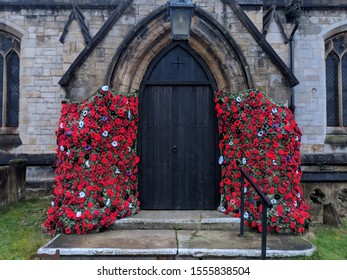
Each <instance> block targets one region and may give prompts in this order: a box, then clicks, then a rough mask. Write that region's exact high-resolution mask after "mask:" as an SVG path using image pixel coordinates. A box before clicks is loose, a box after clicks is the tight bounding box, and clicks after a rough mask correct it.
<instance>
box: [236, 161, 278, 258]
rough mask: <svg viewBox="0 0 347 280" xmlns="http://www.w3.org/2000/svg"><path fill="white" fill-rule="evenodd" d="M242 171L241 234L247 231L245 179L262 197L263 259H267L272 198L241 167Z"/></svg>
mask: <svg viewBox="0 0 347 280" xmlns="http://www.w3.org/2000/svg"><path fill="white" fill-rule="evenodd" d="M240 171H241V206H240V208H241V221H240V236H244V233H245V232H244V231H245V191H244V183H245V179H246V180H247V181H248V182H249V183H250V184H251V186H252V187H253V189H254V190H255V191H256V192H257V194H258V195H259V197H260V198H261V205H262V215H261V224H262V231H261V259H262V260H266V236H267V209H268V208H272V203H271V201H270V199H269V198H268V197H267V196H266V195H265V194H264V193H263V192H262V191H261V190H260V188H259V187H258V186H257V185H256V183H254V181H253V180H252V178H251V177H250V175H249V174H248V173H247V172H246V171H245V170H244V168H243V167H240Z"/></svg>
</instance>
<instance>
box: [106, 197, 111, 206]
mask: <svg viewBox="0 0 347 280" xmlns="http://www.w3.org/2000/svg"><path fill="white" fill-rule="evenodd" d="M110 203H111V199H109V198H108V199H107V200H106V206H109V205H110Z"/></svg>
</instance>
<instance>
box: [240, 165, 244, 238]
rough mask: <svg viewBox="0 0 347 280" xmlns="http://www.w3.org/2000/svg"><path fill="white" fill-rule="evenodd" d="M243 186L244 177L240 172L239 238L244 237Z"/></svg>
mask: <svg viewBox="0 0 347 280" xmlns="http://www.w3.org/2000/svg"><path fill="white" fill-rule="evenodd" d="M244 185H245V175H244V174H243V172H241V205H240V208H241V209H240V210H241V213H240V215H241V216H240V218H241V220H240V236H244V233H245V192H244Z"/></svg>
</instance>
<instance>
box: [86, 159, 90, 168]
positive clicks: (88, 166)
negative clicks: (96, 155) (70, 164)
mask: <svg viewBox="0 0 347 280" xmlns="http://www.w3.org/2000/svg"><path fill="white" fill-rule="evenodd" d="M86 167H87V168H90V164H89V160H87V161H86Z"/></svg>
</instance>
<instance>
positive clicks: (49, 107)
mask: <svg viewBox="0 0 347 280" xmlns="http://www.w3.org/2000/svg"><path fill="white" fill-rule="evenodd" d="M67 2H69V1H66V3H67ZM118 2H119V1H118ZM118 2H117V3H118ZM195 2H196V3H197V6H198V7H199V8H201V9H203V10H204V11H206V12H208V13H209V15H210V16H211V18H213V19H215V20H216V21H217V22H218V24H220V25H221V26H223V28H225V30H227V31H228V32H229V33H230V34H231V36H232V37H233V39H234V40H235V42H236V43H237V45H238V46H239V48H240V50H241V52H242V54H243V55H244V57H245V60H246V62H247V68H248V69H249V72H250V75H251V76H252V79H253V81H252V83H251V86H254V87H257V88H260V89H261V90H262V91H264V92H266V93H268V94H269V95H270V96H271V97H273V98H275V100H278V101H280V102H283V103H288V97H289V95H290V88H289V87H288V84H287V81H286V80H285V79H284V77H283V75H282V74H281V73H280V71H279V70H278V69H277V67H276V66H274V65H273V63H272V62H271V61H270V59H269V57H268V56H267V55H265V54H264V52H263V51H262V49H261V47H260V46H259V45H258V43H257V42H256V41H255V40H254V38H253V37H252V36H251V35H250V34H249V32H248V31H247V29H246V28H245V26H244V25H242V24H241V22H240V21H239V19H238V18H237V17H236V15H235V13H234V12H233V11H232V10H231V9H230V7H229V6H228V5H227V4H226V3H225V2H224V1H207V0H197V1H195ZM241 2H242V1H241ZM249 2H250V1H248V2H247V3H249ZM253 2H254V3H255V2H256V1H253ZM253 2H252V3H253ZM103 3H104V2H103ZM117 3H116V2H115V3H113V6H112V9H105V7H104V6H102V7H101V8H102V9H101V8H100V9H91V8H90V5H89V6H88V7H86V8H84V7H83V5H81V8H80V9H81V12H82V14H83V16H84V18H85V21H86V23H87V26H88V28H89V31H90V34H91V36H92V37H93V36H94V35H95V34H97V33H98V31H99V30H100V28H101V27H102V26H103V24H104V23H105V21H106V20H107V19H108V18H109V16H110V14H111V13H112V10H113V8H114V7H115V5H116V4H117ZM166 3H167V1H166V0H151V1H147V0H146V1H144V0H134V1H133V2H132V4H131V5H130V7H129V8H128V9H127V10H126V11H125V13H124V14H123V15H122V16H121V17H120V19H119V21H118V22H116V24H115V25H114V26H113V27H112V29H111V30H110V31H109V32H108V34H107V36H106V37H105V38H100V40H102V41H101V42H100V44H99V45H98V47H97V48H96V49H95V50H94V51H93V52H92V53H91V55H90V57H88V58H87V59H86V60H85V61H84V63H83V64H82V65H81V67H80V68H79V69H78V71H77V72H76V74H75V78H74V79H73V80H72V81H71V84H70V85H69V86H68V88H67V91H68V93H69V94H70V96H72V97H77V99H81V98H83V97H86V96H88V95H90V94H92V93H93V92H94V91H95V90H96V89H97V88H98V87H100V86H101V85H103V84H104V83H105V77H106V75H107V72H108V71H109V70H110V64H111V61H112V59H113V57H114V55H115V53H116V51H117V48H118V47H119V46H120V45H121V43H122V42H123V40H124V38H125V37H126V36H127V34H128V33H129V31H131V30H133V29H134V27H136V25H138V24H139V23H140V22H141V20H143V19H144V18H146V17H147V16H148V15H149V14H150V13H151V12H153V11H155V10H156V9H158V8H159V7H161V6H163V5H166ZM252 3H251V4H252ZM104 4H105V3H104ZM9 7H10V8H6V9H3V10H1V11H0V26H5V27H6V29H7V30H9V29H10V30H16V32H17V33H18V34H19V35H20V37H21V54H20V59H21V63H20V67H21V69H20V73H21V83H20V92H21V97H20V125H19V128H18V131H17V132H18V133H19V135H20V138H21V141H22V145H20V146H19V147H17V148H12V149H9V150H7V152H8V153H17V154H21V153H31V154H33V153H35V154H44V153H54V152H55V148H56V143H55V141H56V139H55V130H56V128H57V125H58V123H57V122H58V118H59V115H60V108H61V100H62V99H63V98H64V96H65V94H66V92H65V91H64V89H63V88H61V87H60V86H59V85H58V81H59V80H60V79H61V77H62V75H63V74H64V73H65V72H66V71H67V70H68V68H69V67H70V66H71V64H72V63H73V61H74V60H75V58H76V57H77V56H78V55H79V54H80V52H81V51H82V50H83V49H84V48H85V46H86V44H85V42H84V40H83V36H82V33H81V28H80V26H79V25H78V24H77V22H76V21H72V23H71V25H70V26H69V27H68V33H67V35H66V39H65V42H64V44H62V43H61V42H60V41H59V39H60V36H61V35H62V33H63V31H64V27H65V24H66V22H67V20H68V17H69V15H70V13H71V12H72V6H71V7H70V8H69V6H68V5H62V6H61V7H60V6H56V7H55V8H54V5H52V6H48V7H45V6H43V5H42V6H39V5H36V6H35V8H33V9H25V8H24V7H19V8H16V9H14V8H11V5H9ZM39 7H41V8H39ZM243 8H244V9H245V13H246V14H247V15H248V16H249V18H250V19H251V20H252V22H253V23H254V24H255V26H256V27H257V28H258V30H259V31H262V24H263V21H262V16H263V14H264V11H263V8H262V6H261V5H259V3H257V5H254V6H249V5H247V6H243ZM310 13H311V11H308V12H307V14H306V18H307V19H306V21H307V23H306V24H305V23H303V24H302V25H301V29H300V31H299V32H300V38H297V42H296V49H297V51H296V54H297V66H296V68H295V74H296V75H297V77H298V79H299V80H300V85H299V86H298V87H297V88H296V96H297V98H296V106H297V113H296V116H297V119H298V122H299V124H300V126H301V127H302V128H303V132H304V137H303V143H304V147H305V151H313V149H315V147H320V148H319V149H320V151H321V150H322V148H321V146H322V145H323V142H324V136H322V135H318V133H317V131H322V126H321V125H318V124H317V122H319V123H323V122H322V121H321V119H322V118H323V116H322V115H323V114H319V113H317V110H316V109H317V107H314V106H320V108H321V110H324V92H323V89H324V87H323V85H324V81H323V80H322V78H321V77H320V76H321V75H320V74H319V73H318V72H317V69H318V68H317V67H319V69H324V68H322V67H321V66H322V63H324V61H320V59H321V58H322V57H321V54H322V53H321V52H322V42H320V44H319V45H318V46H317V47H316V48H314V46H316V44H315V41H312V38H311V37H312V36H313V37H314V36H316V35H314V34H313V35H312V36H311V35H310V36H311V37H310V36H309V35H307V36H306V35H305V36H304V34H307V33H309V32H315V31H314V30H312V27H310V22H311V21H312V20H314V18H317V20H318V18H319V17H320V14H319V13H321V12H317V13H316V12H314V11H313V13H316V16H315V17H312V16H311V14H310ZM330 13H331V16H330ZM325 14H326V16H327V18H328V19H327V20H326V21H327V22H326V26H329V24H333V23H334V22H337V21H338V20H339V18H343V17H344V16H345V15H346V13H344V12H340V11H331V12H330V11H328V12H325ZM196 20H198V19H196ZM303 22H305V20H303ZM322 24H323V23H322ZM148 28H149V31H151V26H148ZM162 28H164V29H165V34H167V36H169V30H168V28H169V26H168V23H162ZM194 28H195V27H194V25H193V32H194ZM286 28H287V29H286V31H287V32H289V31H290V29H291V28H292V26H290V25H287V26H286ZM322 28H324V26H323V25H322ZM310 30H311V31H310ZM147 31H148V30H147ZM149 31H148V32H147V33H148V34H150V36H154V35H155V34H154V33H151V32H149ZM271 32H272V34H270V36H268V37H267V38H268V40H269V42H270V43H274V44H273V47H274V49H275V50H276V51H278V53H279V54H281V57H282V59H283V60H284V62H285V63H286V64H287V65H288V63H289V61H288V59H289V58H288V45H285V44H284V43H283V44H277V45H276V42H273V40H271V38H272V37H276V36H277V37H278V34H277V35H276V30H271ZM271 32H270V33H271ZM153 34H154V35H153ZM197 34H198V33H197ZM150 36H147V38H144V40H146V39H148V40H152V41H153V42H155V39H154V38H152V39H151V38H148V37H150ZM298 36H299V35H298ZM154 37H155V36H154ZM316 37H317V36H316ZM208 40H210V39H208ZM208 40H207V39H206V40H205V41H206V44H207V43H208V42H209V41H208ZM317 40H318V39H317ZM163 42H164V43H165V42H166V43H165V44H168V43H169V42H170V41H169V40H166V41H165V40H164V41H163ZM210 43H211V46H213V44H212V43H213V42H210ZM191 45H192V47H193V48H195V49H196V50H197V51H198V52H199V54H200V55H201V56H202V57H204V55H206V54H207V52H206V46H205V45H202V44H201V43H199V42H198V41H197V40H195V41H194V39H192V42H191ZM164 46H165V45H160V46H159V48H158V50H157V52H158V51H159V49H160V48H163V47H164ZM218 50H219V51H220V54H218V56H219V57H218V59H219V61H222V62H223V63H222V64H221V65H218V64H217V65H218V67H216V64H215V61H213V59H212V56H211V57H210V58H209V60H208V63H209V66H210V67H211V69H212V70H213V69H215V70H214V74H215V76H216V79H217V80H221V81H225V80H227V79H228V77H227V78H226V77H222V74H221V73H219V72H218V71H220V70H223V68H225V67H226V68H228V67H229V68H230V69H231V67H233V64H235V63H234V62H232V61H230V59H229V57H228V56H225V55H224V57H223V54H222V52H223V50H221V49H220V48H216V51H218ZM299 50H302V51H299ZM204 51H205V53H204ZM308 52H311V54H310V55H316V54H317V53H318V54H320V57H318V58H317V57H316V56H315V58H314V60H313V61H315V62H314V64H312V66H311V67H310V68H308V67H307V65H306V64H303V63H301V62H304V61H303V57H305V59H307V58H306V56H308V54H307V53H308ZM150 53H151V50H149V52H148V54H150ZM152 58H153V54H152V55H147V56H146V57H138V58H137V61H135V65H136V66H137V64H136V62H138V61H141V65H142V69H140V70H141V71H140V72H137V73H136V74H138V77H136V79H135V80H136V82H137V84H134V85H133V86H132V87H133V88H138V87H139V84H140V82H141V77H142V75H143V74H144V72H145V70H146V67H147V66H148V64H149V62H150V61H151V59H152ZM131 63H133V61H131ZM131 63H130V62H129V64H128V66H129V65H130V64H131ZM228 63H229V66H228V65H227V64H228ZM230 64H232V65H231V66H230ZM126 67H127V66H126ZM218 69H219V70H218ZM311 72H314V74H313V75H309V73H311ZM226 73H229V74H228V75H229V80H230V81H231V82H232V83H235V80H237V79H236V78H235V77H232V70H231V71H229V72H228V71H227V72H226ZM127 75H128V74H127ZM317 76H319V78H317ZM230 77H231V78H230ZM132 78H133V77H129V76H125V77H123V80H121V81H117V82H118V83H127V82H128V81H132V80H133V79H132ZM317 79H318V81H316V80H317ZM229 83H230V82H229ZM218 85H219V86H220V87H221V88H225V89H227V90H229V91H239V90H244V89H246V86H247V85H245V84H243V85H240V86H230V85H228V83H227V82H220V83H219V84H218ZM313 88H316V89H317V92H315V93H312V89H313ZM305 108H307V109H305ZM313 110H315V111H313ZM311 113H312V114H313V117H312V116H311V115H310V114H311ZM315 114H316V115H317V116H315Z"/></svg>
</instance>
